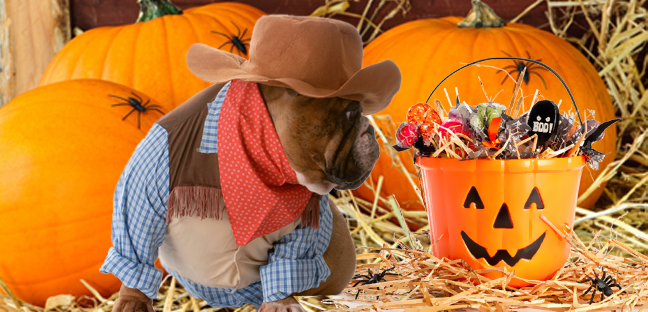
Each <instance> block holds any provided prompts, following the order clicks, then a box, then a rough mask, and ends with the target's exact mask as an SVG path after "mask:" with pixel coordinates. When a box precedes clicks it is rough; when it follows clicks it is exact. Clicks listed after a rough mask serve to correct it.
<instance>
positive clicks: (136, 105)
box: [108, 92, 164, 129]
mask: <svg viewBox="0 0 648 312" xmlns="http://www.w3.org/2000/svg"><path fill="white" fill-rule="evenodd" d="M131 94H132V95H133V96H135V97H132V96H129V97H128V99H126V98H123V97H121V96H117V95H113V94H108V96H110V97H112V98H115V99H119V100H122V101H124V102H121V103H117V104H113V105H111V107H115V106H131V107H133V109H132V110H131V111H130V112H128V114H126V116H124V118H122V120H126V118H128V116H130V114H132V113H133V112H134V111H137V129H139V128H140V115H141V114H142V113H146V112H147V111H149V110H154V111H157V112H159V113H160V114H162V115H164V112H163V111H161V110H160V108H162V107H161V106H160V105H147V104H148V103H149V102H151V100H147V101H146V103H144V104H142V101H143V100H142V97H141V96H139V95H137V94H135V93H134V92H131Z"/></svg>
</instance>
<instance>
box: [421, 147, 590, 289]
mask: <svg viewBox="0 0 648 312" xmlns="http://www.w3.org/2000/svg"><path fill="white" fill-rule="evenodd" d="M419 165H420V166H421V176H422V181H423V190H424V193H425V201H426V204H427V212H428V219H429V222H430V238H431V240H432V241H433V242H436V243H435V244H434V245H433V247H432V248H433V249H434V250H433V253H434V255H436V256H437V257H439V258H441V257H447V258H449V259H463V260H464V261H466V263H468V264H469V265H470V266H471V267H472V268H473V269H475V270H480V269H492V268H502V267H503V268H506V270H507V271H508V272H512V271H515V273H516V276H517V277H519V278H513V279H512V280H511V282H510V283H509V285H511V286H527V285H529V284H530V283H528V282H526V281H524V280H522V279H530V280H547V279H549V278H551V277H553V276H554V275H555V273H556V272H557V271H558V270H559V269H560V268H562V267H563V265H564V264H565V262H566V261H567V258H568V257H569V249H570V246H569V244H568V243H567V241H566V240H564V239H562V237H561V236H559V235H558V234H557V233H556V232H554V231H553V230H552V228H551V227H549V225H548V224H546V223H545V222H544V221H543V220H542V219H541V216H544V218H546V219H547V220H548V221H549V222H551V224H553V225H554V226H556V227H558V228H562V226H563V224H566V225H568V226H569V227H570V228H571V227H572V225H573V224H574V213H575V207H576V196H577V193H578V183H579V180H580V177H581V174H582V171H583V167H584V166H585V160H584V157H583V156H578V157H571V158H556V159H520V160H518V159H514V160H483V159H479V160H467V161H460V160H455V159H441V158H430V157H423V158H421V159H420V160H419ZM484 275H486V276H488V277H490V278H491V279H495V278H500V277H502V276H504V275H503V274H502V273H499V272H492V273H487V274H484ZM520 278H521V279H520Z"/></svg>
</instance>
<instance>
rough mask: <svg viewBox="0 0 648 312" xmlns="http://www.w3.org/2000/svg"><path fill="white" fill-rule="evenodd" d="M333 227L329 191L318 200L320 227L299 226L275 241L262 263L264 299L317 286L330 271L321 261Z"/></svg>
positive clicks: (265, 300) (273, 299)
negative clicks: (264, 261)
mask: <svg viewBox="0 0 648 312" xmlns="http://www.w3.org/2000/svg"><path fill="white" fill-rule="evenodd" d="M332 231H333V214H332V213H331V208H330V206H329V198H328V195H326V196H322V199H321V201H320V224H319V230H316V229H313V228H312V227H310V226H307V227H304V228H302V227H298V228H297V229H295V230H294V231H293V232H291V233H289V234H286V235H284V236H283V237H282V238H281V239H279V241H277V242H275V243H274V248H273V249H272V251H271V252H270V254H269V257H268V264H267V265H264V266H262V267H261V284H262V289H263V302H270V301H276V300H280V299H284V298H286V297H288V296H290V295H292V294H294V293H299V292H302V291H304V290H307V289H311V288H316V287H318V286H319V284H320V283H321V282H324V281H326V279H327V278H328V277H329V275H331V270H330V269H329V267H328V265H327V264H326V262H325V261H324V257H323V256H324V252H325V251H326V249H327V248H328V245H329V242H330V239H331V232H332Z"/></svg>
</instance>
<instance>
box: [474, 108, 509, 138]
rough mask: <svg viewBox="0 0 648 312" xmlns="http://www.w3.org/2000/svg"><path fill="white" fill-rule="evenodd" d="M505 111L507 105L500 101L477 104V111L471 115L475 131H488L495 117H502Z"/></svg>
mask: <svg viewBox="0 0 648 312" xmlns="http://www.w3.org/2000/svg"><path fill="white" fill-rule="evenodd" d="M505 111H506V106H504V105H502V104H499V103H494V102H488V103H480V104H479V105H477V112H476V113H474V114H472V116H471V117H470V125H471V126H472V127H473V129H474V130H475V131H480V132H482V133H487V131H488V126H489V125H490V124H491V121H492V120H493V118H501V117H502V113H503V112H505Z"/></svg>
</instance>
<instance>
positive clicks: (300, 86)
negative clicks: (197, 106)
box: [187, 43, 401, 115]
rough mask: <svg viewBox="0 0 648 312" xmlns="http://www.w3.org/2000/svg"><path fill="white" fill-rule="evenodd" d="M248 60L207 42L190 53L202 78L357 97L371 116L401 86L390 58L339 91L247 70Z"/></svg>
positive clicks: (322, 95) (357, 75) (309, 93)
mask: <svg viewBox="0 0 648 312" xmlns="http://www.w3.org/2000/svg"><path fill="white" fill-rule="evenodd" d="M245 62H247V60H246V59H245V58H242V57H240V56H238V55H235V54H232V53H228V52H225V51H221V50H218V49H216V48H213V47H210V46H207V45H204V44H200V43H197V44H194V45H192V46H191V48H189V51H188V52H187V66H188V67H189V70H190V71H191V72H192V73H193V74H194V75H196V76H197V77H198V78H200V79H202V80H204V81H207V82H212V83H223V82H227V81H230V80H236V79H238V80H242V81H248V82H257V83H261V84H266V85H271V86H277V87H286V88H291V89H293V90H295V92H297V93H299V94H302V95H305V96H308V97H312V98H331V97H340V98H345V99H350V100H356V101H358V102H360V103H361V105H362V114H363V115H371V114H375V113H378V112H380V111H381V110H383V109H385V108H386V107H387V106H388V105H389V103H390V102H391V100H392V98H393V97H394V95H396V92H398V90H399V89H400V84H401V74H400V70H399V69H398V66H396V64H395V63H394V62H392V61H390V60H386V61H382V62H380V63H377V64H373V65H369V66H367V67H365V68H362V69H360V70H359V71H358V72H356V73H355V74H354V75H353V76H351V78H349V80H347V82H346V83H344V84H343V85H342V86H341V87H340V88H339V89H337V90H328V89H321V88H316V87H314V86H312V85H311V84H309V83H307V82H304V81H301V80H298V79H293V78H270V77H265V76H261V75H257V74H254V73H250V72H248V71H246V70H245V68H246V67H245V66H244V65H245Z"/></svg>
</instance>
